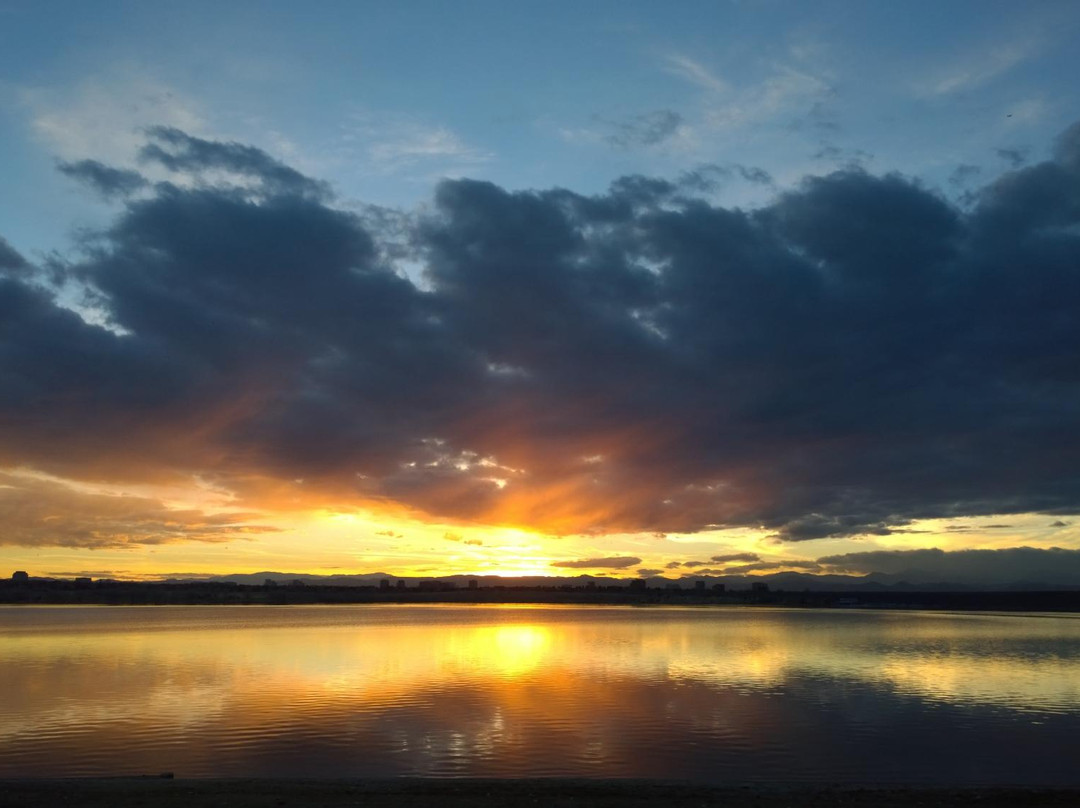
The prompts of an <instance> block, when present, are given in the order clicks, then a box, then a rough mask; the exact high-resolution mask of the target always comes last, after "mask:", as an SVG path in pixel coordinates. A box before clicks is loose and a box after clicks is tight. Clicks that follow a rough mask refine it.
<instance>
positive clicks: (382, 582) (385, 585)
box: [379, 578, 390, 589]
mask: <svg viewBox="0 0 1080 808" xmlns="http://www.w3.org/2000/svg"><path fill="white" fill-rule="evenodd" d="M389 588H390V579H389V578H381V579H379V589H389Z"/></svg>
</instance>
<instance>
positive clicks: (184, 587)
mask: <svg viewBox="0 0 1080 808" xmlns="http://www.w3.org/2000/svg"><path fill="white" fill-rule="evenodd" d="M0 603H25V604H35V603H36V604H99V605H114V606H124V605H193V606H194V605H246V604H251V605H258V604H270V605H290V604H297V605H300V604H345V603H451V604H465V603H551V604H593V605H638V606H657V605H684V606H705V605H718V606H723V605H728V606H747V605H749V606H786V607H805V608H818V609H820V608H870V609H942V610H950V611H1016V612H1080V591H1075V590H1074V591H1069V590H1052V591H1036V592H1020V591H1000V592H973V591H962V592H926V591H914V592H913V591H870V592H860V593H859V594H858V595H853V594H852V593H851V592H826V591H820V592H819V591H794V590H773V591H769V592H760V591H750V590H734V591H726V592H711V591H707V590H706V591H701V590H695V589H659V588H651V589H635V588H632V587H630V586H598V587H588V586H552V587H529V586H506V587H502V586H494V587H483V588H479V589H442V590H425V589H421V588H416V587H412V588H406V589H397V588H392V589H389V590H387V589H380V588H379V587H374V586H317V585H303V586H288V585H283V586H279V585H274V586H252V585H247V584H235V583H223V582H212V583H207V582H199V583H194V582H189V583H175V582H168V583H143V582H130V581H104V580H103V581H93V582H75V581H63V580H45V579H31V580H29V581H22V582H19V581H10V580H0Z"/></svg>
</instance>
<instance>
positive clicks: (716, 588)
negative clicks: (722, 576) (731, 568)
mask: <svg viewBox="0 0 1080 808" xmlns="http://www.w3.org/2000/svg"><path fill="white" fill-rule="evenodd" d="M725 589H727V587H726V586H724V585H723V584H713V585H712V591H713V592H718V593H719V592H723V591H724V590H725Z"/></svg>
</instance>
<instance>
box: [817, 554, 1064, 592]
mask: <svg viewBox="0 0 1080 808" xmlns="http://www.w3.org/2000/svg"><path fill="white" fill-rule="evenodd" d="M818 563H819V564H821V565H822V567H824V568H828V571H830V572H839V573H857V574H866V573H871V572H878V573H884V574H887V575H895V576H902V577H904V578H907V579H909V580H911V581H952V582H956V583H966V584H985V583H998V584H1001V583H1012V582H1023V581H1032V582H1040V583H1045V584H1054V583H1060V584H1068V583H1072V584H1075V583H1076V582H1077V581H1078V580H1080V550H1065V549H1062V548H1060V547H1051V548H1049V549H1045V550H1042V549H1036V548H1034V547H1010V548H1008V549H1004V550H952V551H946V550H937V549H933V550H879V551H875V552H868V553H846V554H844V555H835V556H825V557H823V558H819V559H818Z"/></svg>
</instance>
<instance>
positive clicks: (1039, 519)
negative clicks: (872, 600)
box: [0, 472, 1080, 579]
mask: <svg viewBox="0 0 1080 808" xmlns="http://www.w3.org/2000/svg"><path fill="white" fill-rule="evenodd" d="M17 475H18V479H24V478H25V479H28V480H32V481H37V482H41V481H44V482H46V483H48V484H49V485H53V486H60V485H62V486H66V487H67V488H70V489H71V490H72V491H77V492H80V493H82V494H85V495H87V496H88V497H93V498H94V499H92V501H93V502H99V500H101V498H103V497H104V498H105V501H106V502H109V503H114V504H124V503H131V502H140V503H141V502H152V501H156V502H158V503H161V505H162V506H163V508H164V511H163V512H164V513H165V514H166V517H165V518H164V519H163V518H162V517H161V514H160V513H159V514H157V515H156V516H155V517H154V519H155V520H157V521H153V522H151V524H150V527H146V526H145V525H143V526H142V528H141V529H142V530H143V531H147V530H153V529H154V528H153V525H154V524H158V523H159V522H164V523H166V524H167V523H168V522H169V519H168V514H187V513H190V512H191V509H200V512H201V513H203V514H206V515H209V517H214V516H221V515H224V516H226V517H227V516H229V515H230V514H231V513H235V512H236V507H235V505H234V504H233V503H232V502H231V501H230V498H229V496H228V495H227V493H226V492H223V491H220V490H217V489H214V488H213V487H212V486H208V485H205V484H200V483H196V484H193V485H192V486H190V487H189V488H183V487H179V486H171V487H162V486H153V485H135V486H117V485H113V484H110V485H104V484H93V483H85V482H83V483H75V482H72V481H63V480H60V479H59V478H55V477H47V476H46V475H40V474H34V473H29V472H18V473H17ZM17 518H20V517H19V515H17V514H8V518H7V520H6V521H7V522H8V523H10V522H11V521H12V520H14V519H17ZM22 518H26V517H25V515H23V517H22ZM37 518H39V519H40V520H42V524H40V525H39V527H40V528H41V530H40V532H39V533H38V534H34V535H35V536H37V539H36V540H35V543H33V544H27V543H23V544H18V543H15V544H13V543H10V542H11V540H12V539H11V536H10V535H7V531H4V538H3V539H0V569H3V568H7V569H8V570H9V572H7V573H6V574H5V575H4V577H6V576H7V575H9V574H10V572H11V571H14V570H26V571H27V572H29V573H30V574H31V575H35V576H55V577H66V576H75V575H89V576H91V577H94V578H110V577H111V578H122V579H160V578H163V577H170V576H210V575H221V574H234V573H252V572H262V571H279V572H290V573H300V574H312V575H334V574H361V573H375V572H383V573H387V574H390V575H396V576H402V577H419V576H438V575H450V574H472V575H503V576H524V575H552V576H565V577H572V576H576V575H579V574H591V575H610V576H613V577H618V578H636V577H638V575H639V571H640V570H657V571H660V574H663V575H666V576H668V577H672V578H678V577H680V576H683V575H694V574H701V573H705V574H724V573H732V574H766V573H772V572H779V571H784V570H797V571H798V570H801V571H815V570H813V569H807V568H806V567H801V566H800V564H810V563H812V562H814V561H815V560H816V559H818V558H820V557H823V556H829V555H840V554H844V553H858V552H868V551H874V550H917V549H928V548H938V549H942V550H946V551H952V550H964V549H1003V548H1011V547H1018V546H1029V547H1036V548H1050V547H1064V548H1068V549H1080V526H1077V525H1074V524H1071V523H1070V522H1069V521H1068V520H1064V521H1063V520H1059V519H1055V518H1054V517H1050V516H1047V515H1044V514H1021V515H1009V516H1007V517H993V516H983V517H965V518H954V519H937V520H920V521H916V522H913V523H911V524H908V525H905V526H903V527H902V528H900V529H898V531H897V532H894V533H892V534H889V535H873V536H858V537H831V538H824V539H817V540H812V541H802V542H781V541H779V540H778V539H777V538H775V535H774V531H771V530H767V529H752V528H731V529H722V530H711V531H704V532H699V533H685V534H677V533H671V534H659V533H646V532H640V533H608V534H600V533H598V534H571V535H562V536H559V535H552V534H549V533H545V532H542V531H534V530H528V529H523V528H520V527H506V526H499V525H484V524H468V523H461V522H449V521H446V520H438V519H429V518H424V517H423V516H421V515H416V514H412V515H410V514H407V513H405V512H403V511H402V510H401V509H394V508H388V509H386V510H385V511H383V512H380V511H376V510H373V509H363V508H346V507H340V508H334V509H330V508H315V509H309V510H294V509H289V510H287V511H283V512H273V511H271V510H265V509H264V510H259V511H253V510H252V509H244V511H243V518H244V519H246V520H249V521H250V523H251V524H252V525H257V526H261V527H256V528H255V529H253V530H252V532H244V531H240V532H236V533H234V534H222V535H221V536H216V537H214V540H204V541H192V540H185V539H184V538H183V535H184V534H183V530H185V529H187V528H188V527H190V526H186V525H183V524H180V525H172V526H170V527H169V529H170V530H172V531H175V532H173V533H170V534H169V535H166V536H162V537H160V538H155V537H154V536H152V535H150V536H147V535H143V536H141V537H139V536H134V537H131V536H129V537H127V538H128V540H127V541H117V542H110V541H108V537H107V536H99V537H98V539H99V541H98V542H96V544H95V543H94V542H90V543H89V545H90V546H71V542H70V541H69V542H68V543H67V545H66V546H65V544H64V543H58V542H63V539H62V538H61V539H58V540H56V541H51V540H50V539H49V538H48V529H49V524H50V523H49V520H54V521H53V523H54V524H56V525H57V527H58V528H59V527H60V526H61V525H62V524H63V523H64V520H65V519H66V518H67V517H66V515H65V514H64V513H63V512H62V511H59V510H58V511H57V512H56V513H52V514H47V515H43V516H42V515H40V514H39V515H38V517H37ZM119 518H124V517H123V515H122V516H121V517H119ZM139 518H145V517H143V516H141V515H140V517H139ZM185 518H187V517H185ZM3 521H5V520H2V517H0V531H3V530H4V524H3ZM110 525H111V526H112V529H116V521H115V518H114V520H113V521H112V522H104V523H102V524H100V525H98V526H96V527H94V526H91V528H87V529H90V530H91V531H92V530H107V529H110ZM740 555H741V556H743V557H742V558H732V559H725V560H722V561H716V562H714V561H712V560H711V559H713V558H714V557H716V556H720V557H723V556H740ZM754 557H756V561H755V558H754ZM619 559H622V560H621V561H620V560H619ZM633 559H640V561H636V562H633V563H629V562H628V560H633ZM589 560H593V561H595V563H594V564H591V563H589ZM675 562H678V564H679V566H674V565H675ZM686 562H691V563H690V565H688V566H682V565H686ZM748 563H750V565H751V567H753V566H754V565H755V564H764V565H771V566H766V567H765V568H761V569H754V568H750V569H746V568H745V566H746V565H747V564H748ZM560 564H567V565H569V566H559V565H560ZM817 571H821V570H817Z"/></svg>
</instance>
